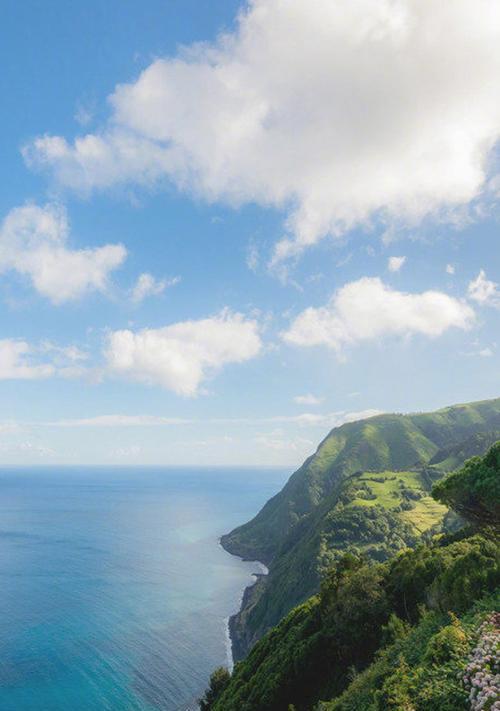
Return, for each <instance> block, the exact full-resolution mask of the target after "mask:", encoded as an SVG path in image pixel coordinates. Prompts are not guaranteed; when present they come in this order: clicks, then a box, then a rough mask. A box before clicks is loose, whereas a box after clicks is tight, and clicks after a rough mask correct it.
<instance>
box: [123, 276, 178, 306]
mask: <svg viewBox="0 0 500 711" xmlns="http://www.w3.org/2000/svg"><path fill="white" fill-rule="evenodd" d="M180 280H181V279H180V277H178V276H177V277H173V278H172V279H156V278H155V277H154V276H153V275H152V274H148V273H147V272H144V273H143V274H140V275H139V277H138V278H137V281H136V283H135V285H134V287H133V288H132V292H131V295H130V298H131V299H132V301H133V302H134V303H135V304H139V303H140V302H141V301H143V300H144V299H145V298H147V297H148V296H159V295H160V294H162V293H163V292H164V291H165V289H167V288H168V287H169V286H175V285H176V284H178V283H179V282H180Z"/></svg>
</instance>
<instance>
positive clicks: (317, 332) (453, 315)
mask: <svg viewBox="0 0 500 711" xmlns="http://www.w3.org/2000/svg"><path fill="white" fill-rule="evenodd" d="M473 320H474V312H473V310H472V309H471V308H470V306H468V305H467V304H466V303H464V302H463V301H460V300H458V299H454V298H452V297H451V296H448V295H447V294H444V293H442V292H439V291H425V292H422V293H420V294H408V293H405V292H401V291H396V290H394V289H391V288H390V287H388V286H386V285H385V284H384V283H383V282H382V281H381V280H380V279H378V278H368V277H365V278H363V279H359V280H358V281H354V282H350V283H348V284H346V285H345V286H343V287H342V288H341V289H339V290H338V291H337V292H335V293H334V294H333V296H332V297H331V299H330V301H329V303H328V304H327V305H326V306H322V307H320V308H313V307H310V308H307V309H305V311H302V313H300V314H299V315H298V316H297V317H296V318H295V320H294V321H293V322H292V324H291V326H290V328H289V329H288V330H287V331H286V332H285V333H283V334H282V337H283V338H284V340H285V341H287V342H288V343H292V344H295V345H299V346H316V345H326V346H328V347H329V348H332V349H334V350H335V351H337V353H340V352H341V351H342V349H343V348H344V347H345V346H349V345H353V344H356V343H358V342H360V341H367V340H371V339H375V338H379V337H382V336H389V335H399V336H406V335H411V334H416V333H419V334H423V335H425V336H439V335H441V334H442V333H444V332H445V331H446V330H448V329H449V328H462V329H467V328H469V326H471V324H472V322H473Z"/></svg>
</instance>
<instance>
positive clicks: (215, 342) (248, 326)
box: [106, 310, 262, 396]
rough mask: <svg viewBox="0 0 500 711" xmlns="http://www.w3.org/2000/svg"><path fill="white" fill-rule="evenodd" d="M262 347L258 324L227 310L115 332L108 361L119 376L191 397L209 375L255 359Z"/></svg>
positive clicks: (110, 367)
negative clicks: (199, 317)
mask: <svg viewBox="0 0 500 711" xmlns="http://www.w3.org/2000/svg"><path fill="white" fill-rule="evenodd" d="M261 347H262V342H261V339H260V336H259V328H258V324H257V321H255V320H251V319H246V318H244V317H243V316H242V315H241V314H234V313H231V312H230V311H228V310H224V311H222V312H221V313H220V314H218V315H217V316H214V317H211V318H206V319H201V320H199V321H183V322H180V323H175V324H173V325H171V326H165V327H164V328H157V329H143V330H142V331H136V332H133V331H130V330H122V331H114V332H112V333H110V334H109V336H108V343H107V348H106V359H107V363H108V368H109V370H110V371H111V372H113V373H115V374H118V375H122V376H124V377H128V378H130V379H133V380H138V381H141V382H145V383H149V384H158V385H161V386H163V387H165V388H167V389H169V390H173V391H174V392H176V393H178V394H179V395H187V396H192V395H196V394H197V392H198V390H199V387H200V385H201V383H202V382H203V381H204V380H205V379H206V378H207V377H208V376H209V375H211V374H213V373H215V372H217V371H218V370H219V369H220V368H222V367H223V366H224V365H226V364H228V363H242V362H244V361H246V360H249V359H250V358H254V357H255V356H256V355H258V353H259V352H260V350H261Z"/></svg>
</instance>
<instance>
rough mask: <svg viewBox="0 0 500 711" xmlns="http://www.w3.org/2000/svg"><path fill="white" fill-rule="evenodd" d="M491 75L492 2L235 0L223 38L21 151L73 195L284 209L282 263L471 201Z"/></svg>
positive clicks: (499, 41)
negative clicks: (66, 130)
mask: <svg viewBox="0 0 500 711" xmlns="http://www.w3.org/2000/svg"><path fill="white" fill-rule="evenodd" d="M499 74H500V5H499V4H498V2H496V0H454V2H435V0H398V2H388V0H356V1H355V2H353V1H352V0H309V2H304V1H303V0H248V2H247V3H246V4H245V7H244V9H243V11H242V12H241V13H240V15H239V18H238V22H237V25H236V29H235V30H234V32H232V33H229V34H224V35H222V36H221V37H219V39H218V40H217V41H216V42H214V43H211V44H210V43H204V44H196V45H193V46H192V47H190V48H189V47H188V48H184V49H183V50H182V52H181V53H180V54H178V55H177V56H173V57H168V58H161V59H157V60H155V61H154V62H153V63H152V64H151V65H150V66H148V67H147V68H146V69H145V70H144V71H143V72H142V73H141V74H140V76H139V77H138V78H137V79H136V80H135V81H132V82H130V83H127V84H121V85H117V86H116V88H115V90H114V92H113V94H112V95H111V96H110V97H109V105H110V107H111V115H110V118H109V120H108V122H107V123H106V124H105V125H103V126H102V127H101V129H100V130H99V131H97V132H95V133H88V134H86V135H81V136H78V137H77V138H76V139H75V140H68V139H66V138H64V137H63V136H57V135H56V136H54V135H44V136H39V137H38V138H36V139H35V140H34V141H33V142H32V143H31V144H29V145H27V146H26V147H25V149H24V156H25V159H26V160H27V162H28V163H29V164H30V165H32V166H36V167H38V168H41V169H45V170H48V171H49V172H51V173H52V174H53V175H54V177H55V179H56V180H57V181H58V182H59V183H60V184H62V185H66V186H68V187H70V188H75V189H77V190H83V191H90V190H93V189H106V188H110V187H112V186H115V185H117V184H126V183H130V182H134V183H138V184H142V185H151V184H157V183H158V182H161V181H164V180H165V179H166V180H168V181H171V182H173V183H175V184H176V185H177V186H178V187H179V188H180V189H183V190H187V191H190V192H194V193H196V194H197V195H199V196H201V197H203V198H204V199H206V200H207V201H209V202H213V201H223V202H226V203H228V204H241V203H248V202H255V203H258V204H261V205H265V206H273V207H277V208H280V209H284V210H285V211H286V212H287V219H286V233H287V234H286V236H285V237H284V238H283V239H282V240H281V242H280V243H279V244H278V246H277V249H276V253H275V259H276V260H279V259H282V258H284V257H286V256H288V255H290V254H292V253H296V252H297V251H300V249H303V248H304V247H305V246H307V245H309V244H312V243H315V242H317V241H318V240H319V239H320V238H322V237H324V236H326V235H328V234H332V235H337V234H339V233H342V232H345V231H346V230H349V229H350V228H352V227H354V226H356V225H359V224H367V223H370V222H371V221H372V220H373V219H374V218H381V219H383V220H384V221H385V222H388V223H396V224H405V223H411V224H415V223H417V222H418V221H419V220H421V219H423V218H425V217H427V216H429V215H431V216H435V215H436V214H439V216H440V219H442V218H443V217H444V216H445V215H447V214H448V213H449V211H450V209H453V208H455V207H457V206H464V205H466V204H467V203H469V202H470V201H471V200H473V199H475V198H477V197H478V196H479V195H481V193H482V191H483V189H484V186H485V179H486V177H487V165H488V159H489V157H490V155H491V153H492V148H493V146H494V144H495V143H496V141H497V140H498V138H499V135H500V95H499V91H498V76H499Z"/></svg>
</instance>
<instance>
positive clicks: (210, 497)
mask: <svg viewBox="0 0 500 711" xmlns="http://www.w3.org/2000/svg"><path fill="white" fill-rule="evenodd" d="M286 476H287V472H285V471H283V470H277V469H273V470H250V469H246V470H237V469H218V470H217V469H199V470H195V469H177V470H174V469H152V468H143V469H139V468H134V469H118V468H93V469H76V468H71V469H38V470H34V469H31V470H29V471H28V470H26V471H25V470H12V471H5V470H4V471H0V492H1V495H0V710H1V711H156V710H158V709H161V710H162V711H176V710H181V709H189V708H193V707H194V708H195V707H196V703H195V701H196V699H197V698H198V697H199V695H200V693H201V692H202V691H203V689H204V688H205V685H206V681H207V679H208V676H209V674H210V672H211V670H212V669H213V668H214V667H215V666H218V665H220V664H227V640H226V628H225V620H226V618H227V616H228V615H229V614H231V613H233V612H234V611H235V610H236V609H237V607H238V604H239V598H240V596H241V593H242V591H243V589H244V587H245V586H246V585H248V584H249V583H250V582H251V581H252V575H251V573H252V571H257V570H258V569H259V568H258V566H257V565H256V564H252V563H243V562H242V561H240V560H239V559H237V558H234V557H232V556H230V555H228V554H227V553H225V552H224V551H223V550H222V549H221V548H220V546H219V545H218V537H219V536H220V535H221V534H222V533H224V532H226V531H228V530H230V529H231V528H232V527H233V526H235V525H237V524H239V523H241V522H243V521H245V520H247V519H248V518H249V517H251V516H252V515H253V514H254V513H255V512H256V511H257V510H258V509H259V507H260V506H261V505H262V504H263V503H264V502H265V501H266V500H267V499H268V498H269V497H270V496H271V495H273V494H274V493H275V492H276V491H278V490H279V489H280V487H281V486H282V484H283V483H284V481H285V479H286Z"/></svg>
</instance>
